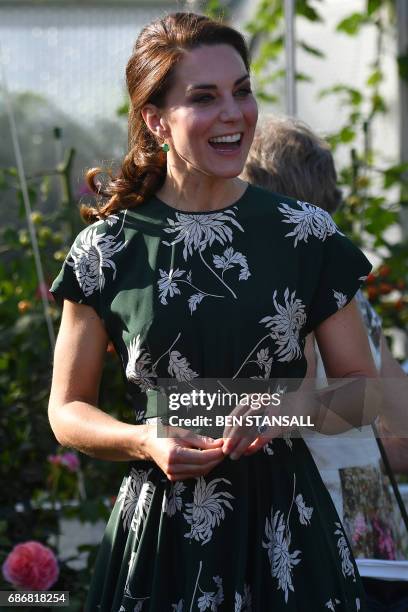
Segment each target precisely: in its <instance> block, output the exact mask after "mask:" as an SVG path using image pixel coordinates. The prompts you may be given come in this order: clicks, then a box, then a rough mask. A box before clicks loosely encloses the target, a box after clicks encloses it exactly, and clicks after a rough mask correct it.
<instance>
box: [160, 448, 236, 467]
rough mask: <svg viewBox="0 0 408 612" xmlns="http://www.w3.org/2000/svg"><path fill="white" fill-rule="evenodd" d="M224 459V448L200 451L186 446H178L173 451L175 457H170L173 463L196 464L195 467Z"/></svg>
mask: <svg viewBox="0 0 408 612" xmlns="http://www.w3.org/2000/svg"><path fill="white" fill-rule="evenodd" d="M223 458H224V453H223V452H222V447H221V446H219V447H217V448H208V449H203V450H199V449H197V448H188V447H184V446H177V447H176V449H175V450H174V451H173V455H171V456H170V459H171V461H172V463H174V464H176V463H179V464H184V465H188V464H195V465H206V464H208V463H211V462H212V461H217V460H221V459H223Z"/></svg>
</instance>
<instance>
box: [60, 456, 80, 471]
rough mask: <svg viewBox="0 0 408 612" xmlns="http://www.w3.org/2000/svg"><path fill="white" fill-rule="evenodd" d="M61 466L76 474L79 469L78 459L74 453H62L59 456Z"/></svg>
mask: <svg viewBox="0 0 408 612" xmlns="http://www.w3.org/2000/svg"><path fill="white" fill-rule="evenodd" d="M60 461H61V465H64V466H65V467H66V468H67V469H68V470H69V471H70V472H77V471H78V469H79V459H78V456H77V455H76V454H75V453H70V452H68V453H64V454H62V455H60Z"/></svg>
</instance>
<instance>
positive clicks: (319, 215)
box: [278, 200, 344, 247]
mask: <svg viewBox="0 0 408 612" xmlns="http://www.w3.org/2000/svg"><path fill="white" fill-rule="evenodd" d="M297 204H298V206H300V210H296V209H294V208H292V207H291V206H289V205H288V204H285V203H284V202H281V207H282V208H281V207H279V206H278V210H279V211H280V212H281V213H283V215H284V217H285V219H283V223H292V224H293V225H294V226H295V227H294V229H293V231H292V232H289V233H288V234H285V237H290V236H294V237H295V242H294V246H295V247H296V246H297V244H298V242H301V241H302V240H303V241H304V242H307V240H308V237H309V236H315V237H316V238H318V239H319V240H322V241H324V240H326V238H327V237H328V236H331V235H332V234H335V233H336V232H337V233H338V234H340V235H341V236H344V234H342V232H341V231H340V230H339V228H338V227H337V225H336V224H335V222H334V221H333V219H332V218H331V216H330V215H329V213H328V212H327V211H326V210H323V209H321V208H319V207H318V206H314V205H313V204H309V203H308V202H301V201H300V200H297Z"/></svg>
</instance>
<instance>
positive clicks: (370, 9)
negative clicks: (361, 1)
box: [367, 0, 382, 17]
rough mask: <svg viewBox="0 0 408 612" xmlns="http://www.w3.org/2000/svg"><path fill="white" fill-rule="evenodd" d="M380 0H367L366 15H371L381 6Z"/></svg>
mask: <svg viewBox="0 0 408 612" xmlns="http://www.w3.org/2000/svg"><path fill="white" fill-rule="evenodd" d="M381 4H382V0H367V15H368V16H369V17H371V15H372V14H373V13H375V11H376V10H378V9H379V8H380V7H381Z"/></svg>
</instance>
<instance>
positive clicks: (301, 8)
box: [296, 0, 323, 23]
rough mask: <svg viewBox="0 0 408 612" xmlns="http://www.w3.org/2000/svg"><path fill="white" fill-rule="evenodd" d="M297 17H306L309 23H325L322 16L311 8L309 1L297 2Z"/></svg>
mask: <svg viewBox="0 0 408 612" xmlns="http://www.w3.org/2000/svg"><path fill="white" fill-rule="evenodd" d="M296 15H300V16H301V17H305V19H308V20H309V21H314V22H321V23H322V22H323V19H322V16H321V15H320V14H319V13H318V12H317V11H316V9H314V8H313V7H312V6H310V4H309V2H308V0H297V2H296Z"/></svg>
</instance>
